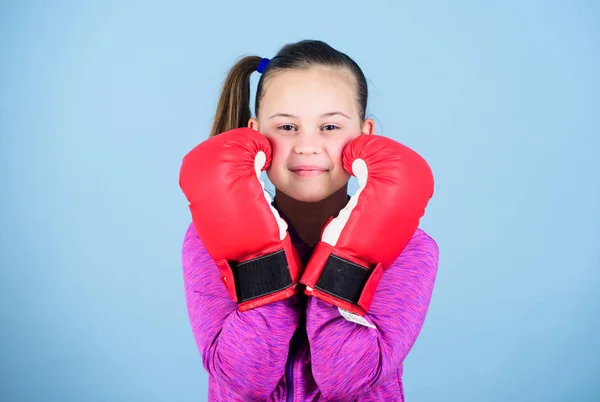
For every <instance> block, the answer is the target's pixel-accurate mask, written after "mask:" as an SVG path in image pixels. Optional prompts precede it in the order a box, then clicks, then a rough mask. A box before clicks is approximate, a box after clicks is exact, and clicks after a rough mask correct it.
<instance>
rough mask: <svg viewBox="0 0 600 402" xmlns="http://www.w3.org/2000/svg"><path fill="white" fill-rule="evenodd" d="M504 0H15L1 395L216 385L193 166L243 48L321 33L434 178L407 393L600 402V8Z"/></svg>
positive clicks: (4, 43)
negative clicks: (189, 235) (200, 325)
mask: <svg viewBox="0 0 600 402" xmlns="http://www.w3.org/2000/svg"><path fill="white" fill-rule="evenodd" d="M484 3H485V2H474V1H462V2H439V3H435V2H417V1H411V2H394V1H373V2H364V1H361V2H359V1H355V2H353V1H348V0H346V1H302V2H295V3H287V2H280V1H271V0H265V1H257V2H246V1H244V2H242V1H239V2H232V1H219V2H212V3H210V4H207V3H203V2H199V1H189V2H186V1H170V2H166V1H164V2H155V1H154V2H149V1H116V0H105V1H97V2H90V1H87V2H80V1H70V2H67V1H55V2H42V1H22V2H17V1H12V2H9V1H3V2H1V3H0V4H1V6H0V46H1V49H0V50H1V52H0V132H1V143H0V169H1V183H0V193H1V194H2V196H1V208H0V222H1V224H0V251H1V254H0V264H1V276H0V336H1V342H0V357H1V358H0V370H1V371H0V400H2V401H7V402H8V401H23V402H25V401H27V402H29V401H62V402H70V401H86V402H93V401H127V402H129V401H145V402H148V401H161V402H162V401H203V400H205V399H206V394H207V377H206V374H205V372H204V370H203V368H202V365H201V360H200V356H199V353H198V351H197V350H196V345H195V343H194V340H193V337H192V333H191V330H190V326H189V323H188V321H187V312H186V310H185V300H184V295H183V283H182V275H181V260H180V252H181V243H182V239H183V235H184V232H185V229H186V227H187V225H188V223H189V221H190V215H189V211H188V209H187V204H186V202H185V199H184V197H183V194H182V193H181V192H180V189H179V187H178V171H179V166H180V162H181V157H182V156H183V155H184V154H185V153H186V152H187V151H188V150H190V149H191V148H192V147H193V146H194V145H196V144H197V143H198V142H200V141H201V140H203V139H204V138H205V137H206V135H207V133H208V130H209V128H210V125H211V119H212V117H213V114H214V111H215V106H216V102H217V97H218V93H219V89H220V86H221V83H222V80H223V79H224V78H225V74H226V72H227V70H228V69H229V68H230V67H231V65H232V64H233V63H234V62H235V61H236V60H237V59H238V57H240V56H241V55H245V54H256V55H259V56H264V57H271V56H273V55H274V54H275V53H276V51H277V50H278V49H279V47H280V46H282V45H284V44H286V43H288V42H292V41H297V40H300V39H305V38H313V39H322V40H325V41H327V42H329V43H330V44H331V45H332V46H334V47H336V48H338V49H339V50H342V51H344V52H346V53H348V54H349V55H350V56H351V57H353V58H354V59H355V60H356V61H357V62H358V63H359V64H360V65H361V67H362V68H363V70H364V72H365V74H366V75H367V77H368V79H369V85H370V90H371V97H370V103H369V108H368V109H369V110H368V112H369V114H370V115H371V116H372V117H375V119H376V122H377V124H378V132H379V133H381V134H384V135H387V136H391V137H393V138H396V139H398V140H400V141H402V142H404V143H406V144H407V145H409V146H411V147H413V148H414V149H416V150H417V151H418V152H420V153H421V154H422V155H423V156H424V157H426V159H427V160H428V161H429V163H430V164H431V166H432V168H433V170H434V173H435V177H436V194H435V197H434V199H433V200H432V202H431V204H430V206H429V208H428V211H427V215H426V217H425V219H423V221H422V222H423V225H422V227H423V228H424V229H425V230H426V231H428V232H429V233H430V234H431V235H432V236H433V237H434V238H435V239H436V240H437V242H438V244H439V246H440V252H441V254H440V255H441V257H440V266H439V276H438V279H437V283H436V288H435V291H434V296H433V299H432V304H431V308H430V312H429V315H428V318H427V320H426V323H425V326H424V328H423V331H422V333H421V336H420V337H419V339H418V341H417V343H416V345H415V346H414V348H413V350H412V352H411V353H410V355H409V357H408V358H407V360H406V368H405V377H404V378H405V387H406V396H407V401H408V402H429V401H431V402H439V401H457V402H471V401H472V402H482V401H485V402H496V401H497V402H500V401H515V402H516V401H519V402H536V401H540V402H541V401H544V402H550V401H552V402H554V401H564V402H591V401H598V400H600V399H598V398H600V396H599V395H600V381H599V380H598V375H599V374H600V359H599V358H600V351H599V349H600V346H599V342H598V338H599V336H598V331H599V330H600V297H599V292H600V274H599V268H600V212H599V209H600V180H599V179H600V162H599V157H598V152H599V148H600V141H599V139H598V137H599V135H600V118H599V114H600V95H599V94H600V79H599V73H598V72H599V71H600V57H599V56H600V46H599V45H600V40H599V39H600V29H599V23H600V7H599V6H598V3H597V2H593V1H588V2H586V1H573V2H568V1H560V2H559V1H545V2H543V1H538V2H532V1H523V2H522V1H510V2H496V3H495V4H492V3H485V4H484Z"/></svg>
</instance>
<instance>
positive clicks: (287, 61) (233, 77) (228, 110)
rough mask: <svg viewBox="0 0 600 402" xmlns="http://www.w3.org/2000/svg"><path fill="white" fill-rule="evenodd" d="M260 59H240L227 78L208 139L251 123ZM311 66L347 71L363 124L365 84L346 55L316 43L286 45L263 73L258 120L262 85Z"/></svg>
mask: <svg viewBox="0 0 600 402" xmlns="http://www.w3.org/2000/svg"><path fill="white" fill-rule="evenodd" d="M261 60H262V58H261V57H258V56H246V57H243V58H242V59H240V60H239V61H238V62H237V63H236V64H235V65H234V66H233V67H232V68H231V70H229V73H228V74H227V78H226V79H225V82H224V83H223V89H222V91H221V97H220V98H219V104H218V106H217V112H216V114H215V120H214V122H213V126H212V129H211V131H210V137H213V136H215V135H217V134H220V133H222V132H225V131H229V130H233V129H235V128H240V127H246V126H247V125H248V120H250V118H251V117H252V116H251V113H250V76H251V75H252V73H253V72H254V71H256V70H257V68H258V65H259V64H260V62H261ZM312 66H324V67H333V68H339V69H343V70H347V71H349V72H350V73H351V74H352V75H353V76H354V78H355V80H356V81H355V82H356V86H357V91H356V93H357V102H358V106H359V108H358V112H359V116H360V117H361V119H363V120H364V118H365V114H366V107H367V97H368V90H367V80H366V78H365V75H364V74H363V72H362V70H361V69H360V67H359V66H358V64H356V63H355V62H354V60H352V59H351V58H350V57H348V56H347V55H346V54H344V53H342V52H340V51H338V50H336V49H334V48H332V47H331V46H329V45H328V44H327V43H325V42H322V41H318V40H303V41H300V42H296V43H291V44H288V45H285V46H284V47H282V48H281V50H280V51H279V52H278V53H277V55H276V56H275V57H273V59H271V61H270V62H269V64H268V65H267V67H266V68H265V69H264V71H263V73H262V75H261V77H260V79H259V81H258V88H257V91H256V101H255V106H254V110H255V113H256V115H257V116H258V113H259V110H260V101H261V100H262V98H263V96H264V90H263V88H264V83H265V82H266V80H268V79H269V78H271V77H273V76H274V75H275V74H277V73H280V72H282V71H284V70H289V69H306V68H309V67H312Z"/></svg>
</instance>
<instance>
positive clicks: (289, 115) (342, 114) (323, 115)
mask: <svg viewBox="0 0 600 402" xmlns="http://www.w3.org/2000/svg"><path fill="white" fill-rule="evenodd" d="M336 114H339V115H341V116H344V117H345V118H347V119H350V116H348V115H347V114H345V113H342V112H329V113H325V114H322V115H321V117H331V116H335V115H336ZM278 116H281V117H291V118H294V119H297V118H298V116H294V115H293V114H289V113H275V114H274V115H273V116H271V117H269V119H272V118H273V117H278Z"/></svg>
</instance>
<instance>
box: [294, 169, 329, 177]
mask: <svg viewBox="0 0 600 402" xmlns="http://www.w3.org/2000/svg"><path fill="white" fill-rule="evenodd" d="M290 171H291V172H292V173H294V174H295V175H296V176H301V177H315V176H320V175H322V174H324V173H325V172H328V170H327V169H323V168H319V167H314V166H301V167H297V168H294V169H290Z"/></svg>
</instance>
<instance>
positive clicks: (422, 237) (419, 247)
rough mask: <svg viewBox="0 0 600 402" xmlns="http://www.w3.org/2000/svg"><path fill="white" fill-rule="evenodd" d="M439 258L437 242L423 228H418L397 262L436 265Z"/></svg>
mask: <svg viewBox="0 0 600 402" xmlns="http://www.w3.org/2000/svg"><path fill="white" fill-rule="evenodd" d="M438 259H439V247H438V244H437V242H436V241H435V240H434V239H433V237H432V236H430V235H429V234H428V233H426V232H425V231H424V230H423V229H421V228H418V229H417V230H416V231H415V233H414V234H413V236H412V238H411V239H410V241H409V242H408V244H407V245H406V247H405V248H404V250H403V251H402V253H401V254H400V256H399V257H398V258H397V259H396V264H403V265H404V264H414V265H422V264H427V265H436V266H437V263H438Z"/></svg>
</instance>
